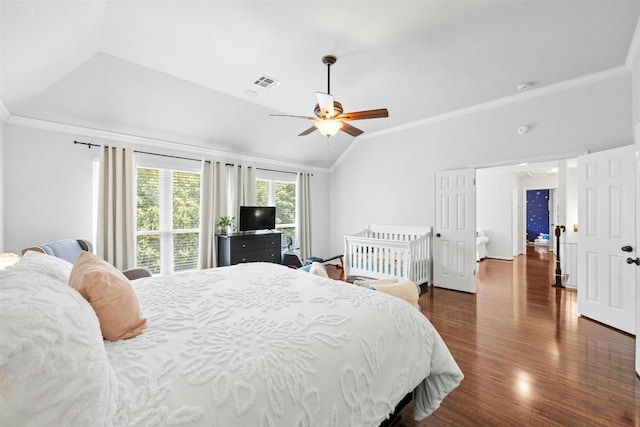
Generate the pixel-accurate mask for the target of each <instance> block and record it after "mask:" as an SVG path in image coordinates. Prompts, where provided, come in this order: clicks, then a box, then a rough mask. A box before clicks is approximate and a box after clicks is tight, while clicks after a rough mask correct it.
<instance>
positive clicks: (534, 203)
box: [525, 188, 553, 250]
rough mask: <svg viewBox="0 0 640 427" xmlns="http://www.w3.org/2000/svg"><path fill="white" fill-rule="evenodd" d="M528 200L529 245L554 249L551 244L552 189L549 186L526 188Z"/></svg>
mask: <svg viewBox="0 0 640 427" xmlns="http://www.w3.org/2000/svg"><path fill="white" fill-rule="evenodd" d="M525 191H526V201H527V211H526V212H527V218H526V224H527V245H533V246H545V247H547V248H548V249H549V250H552V248H553V246H552V245H550V234H551V233H550V230H551V228H550V223H551V221H550V219H551V212H552V211H553V209H550V206H551V199H550V193H551V190H549V189H548V188H545V189H539V190H525Z"/></svg>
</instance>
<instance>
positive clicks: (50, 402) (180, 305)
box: [0, 253, 463, 426]
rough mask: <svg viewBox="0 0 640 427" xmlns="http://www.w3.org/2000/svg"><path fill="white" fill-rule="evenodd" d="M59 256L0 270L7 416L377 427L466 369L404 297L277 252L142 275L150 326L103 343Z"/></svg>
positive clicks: (435, 395)
mask: <svg viewBox="0 0 640 427" xmlns="http://www.w3.org/2000/svg"><path fill="white" fill-rule="evenodd" d="M33 254H35V253H33ZM43 257H44V258H43ZM52 260H56V261H55V262H53V261H52ZM63 262H64V263H66V261H62V262H59V261H58V259H56V258H54V257H51V256H49V255H42V254H38V257H36V256H35V255H30V256H28V257H27V256H25V257H23V259H21V260H20V262H18V263H17V264H16V265H15V266H13V267H11V268H9V269H7V270H6V271H0V332H1V334H2V341H3V342H2V346H1V347H0V378H1V381H0V396H1V400H0V425H65V426H73V425H103V426H112V425H113V426H125V425H127V426H137V425H166V426H168V425H190V426H201V425H202V426H205V425H206V426H288V425H291V426H293V425H296V426H314V425H320V426H347V425H363V426H377V425H380V423H381V422H383V421H384V420H385V419H386V418H387V417H388V416H389V413H391V412H392V411H393V409H394V407H395V406H396V404H397V403H398V402H399V401H401V400H402V399H403V397H405V395H406V394H407V393H411V392H412V391H413V401H414V417H415V418H416V419H423V418H425V417H427V416H429V415H430V414H431V413H432V412H433V411H435V410H436V409H437V408H438V406H439V405H440V403H441V402H442V400H443V399H444V398H445V396H447V394H448V393H450V392H451V391H452V390H453V389H454V388H455V387H457V385H458V384H459V383H460V381H461V380H462V378H463V375H462V372H461V371H460V369H459V368H458V366H457V364H456V363H455V360H454V359H453V357H452V356H451V354H450V352H449V350H448V349H447V346H446V345H445V343H444V342H443V340H442V338H441V337H440V336H439V334H438V333H437V331H436V330H435V329H434V328H433V326H432V325H431V323H430V322H429V321H428V320H427V319H426V317H425V316H424V315H423V314H422V313H421V312H420V311H419V310H417V309H416V308H414V307H412V306H410V305H409V304H407V303H406V302H405V301H403V300H401V299H398V298H395V297H392V296H390V295H387V294H384V293H381V292H375V291H371V290H369V289H365V288H361V287H358V286H354V285H350V284H348V283H345V282H338V281H334V280H332V279H328V278H324V277H320V276H315V275H312V274H309V273H305V272H300V271H296V270H293V269H290V268H287V267H285V266H282V265H276V264H270V263H251V264H239V265H235V266H231V267H222V268H214V269H207V270H199V271H194V272H188V273H177V274H174V275H167V276H157V277H150V278H142V279H137V280H134V281H132V282H131V287H132V288H133V289H134V290H135V294H136V295H137V298H138V299H139V307H140V311H141V313H142V314H143V315H144V316H145V318H146V321H147V324H146V329H145V330H144V332H143V333H141V334H140V335H138V336H135V337H133V338H129V339H123V340H117V341H103V338H102V334H101V329H100V328H101V325H100V321H99V320H98V319H97V317H96V314H95V313H96V312H94V311H93V309H92V306H91V305H89V303H88V302H87V300H85V299H84V298H83V297H82V296H81V295H80V293H78V292H77V291H76V290H75V289H73V288H72V287H70V286H69V285H68V281H69V274H70V272H69V270H70V268H71V265H70V264H68V263H67V264H68V265H65V264H63ZM36 290H37V292H36Z"/></svg>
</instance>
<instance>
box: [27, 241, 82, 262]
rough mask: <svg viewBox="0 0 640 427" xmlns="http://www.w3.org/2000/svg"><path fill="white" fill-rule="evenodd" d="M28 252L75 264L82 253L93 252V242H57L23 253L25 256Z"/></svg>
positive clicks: (32, 248)
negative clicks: (40, 253)
mask: <svg viewBox="0 0 640 427" xmlns="http://www.w3.org/2000/svg"><path fill="white" fill-rule="evenodd" d="M28 250H35V251H37V252H43V253H46V254H49V255H53V256H55V257H58V258H62V259H64V260H66V261H69V262H70V263H71V264H75V262H76V259H78V256H79V255H80V252H82V251H88V252H93V245H91V242H89V241H88V240H83V239H77V240H74V239H63V240H57V241H55V242H50V243H44V244H42V245H40V246H35V247H31V248H26V249H23V250H22V253H23V254H24V253H25V252H26V251H28Z"/></svg>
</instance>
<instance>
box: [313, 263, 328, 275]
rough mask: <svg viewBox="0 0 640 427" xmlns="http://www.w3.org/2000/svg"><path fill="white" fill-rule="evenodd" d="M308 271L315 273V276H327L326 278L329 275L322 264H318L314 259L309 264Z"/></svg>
mask: <svg viewBox="0 0 640 427" xmlns="http://www.w3.org/2000/svg"><path fill="white" fill-rule="evenodd" d="M309 273H311V274H315V275H316V276H321V277H327V278H328V277H329V275H328V274H327V270H325V269H324V265H322V264H320V263H319V262H317V261H314V262H313V263H312V264H311V268H310V269H309Z"/></svg>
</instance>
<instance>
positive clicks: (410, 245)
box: [344, 224, 432, 285]
mask: <svg viewBox="0 0 640 427" xmlns="http://www.w3.org/2000/svg"><path fill="white" fill-rule="evenodd" d="M431 236H432V228H431V227H427V226H421V227H419V226H404V225H377V224H375V225H374V224H372V225H369V227H367V228H366V229H364V230H362V231H360V232H359V233H356V234H352V235H347V236H344V272H345V277H347V278H350V277H351V278H353V277H366V278H373V279H390V278H398V279H407V280H411V281H412V282H414V283H416V284H417V285H421V284H425V283H430V282H431V280H432V277H431V271H432V260H431Z"/></svg>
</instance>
